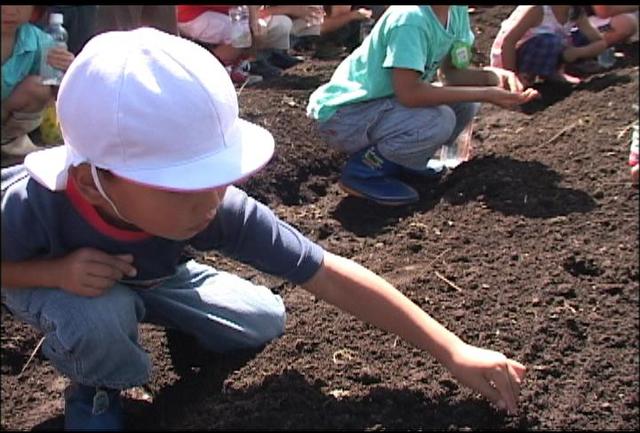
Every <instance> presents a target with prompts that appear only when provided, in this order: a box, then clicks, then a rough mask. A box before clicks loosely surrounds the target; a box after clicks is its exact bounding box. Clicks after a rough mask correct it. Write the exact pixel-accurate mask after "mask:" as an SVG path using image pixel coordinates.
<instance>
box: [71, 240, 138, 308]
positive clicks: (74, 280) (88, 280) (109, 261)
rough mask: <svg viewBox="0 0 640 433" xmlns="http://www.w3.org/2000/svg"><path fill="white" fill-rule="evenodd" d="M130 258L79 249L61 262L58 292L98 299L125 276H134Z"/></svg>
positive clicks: (130, 256)
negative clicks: (59, 289)
mask: <svg viewBox="0 0 640 433" xmlns="http://www.w3.org/2000/svg"><path fill="white" fill-rule="evenodd" d="M131 263H133V256H132V255H131V254H123V255H111V254H107V253H104V252H102V251H99V250H96V249H93V248H81V249H79V250H76V251H74V252H73V253H71V254H69V255H67V256H66V257H64V258H63V259H61V264H60V284H59V285H60V288H62V289H63V290H65V291H67V292H69V293H73V294H76V295H80V296H89V297H93V296H99V295H101V294H102V293H104V292H105V291H106V290H107V289H109V288H111V287H112V286H113V285H114V284H115V283H116V282H117V281H118V280H120V279H122V278H123V277H124V276H129V277H133V276H135V275H136V268H134V267H133V266H132V265H131Z"/></svg>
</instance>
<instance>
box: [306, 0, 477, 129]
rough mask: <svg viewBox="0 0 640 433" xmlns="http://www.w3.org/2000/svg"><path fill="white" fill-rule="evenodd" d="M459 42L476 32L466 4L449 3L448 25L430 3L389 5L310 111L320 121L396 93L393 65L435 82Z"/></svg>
mask: <svg viewBox="0 0 640 433" xmlns="http://www.w3.org/2000/svg"><path fill="white" fill-rule="evenodd" d="M455 41H461V42H464V43H466V44H468V45H469V46H471V45H472V44H473V41H474V35H473V32H472V31H471V26H470V23H469V11H468V8H467V6H450V7H449V17H448V20H447V27H446V28H445V27H444V26H443V25H442V23H440V21H439V20H438V18H437V17H436V15H435V13H434V12H433V11H432V10H431V7H430V6H390V7H389V8H388V9H387V10H386V11H385V13H384V14H383V15H382V16H381V17H380V19H379V20H378V22H377V23H376V25H375V26H374V28H373V29H372V31H371V34H370V35H369V37H367V38H366V39H365V40H364V41H363V43H362V44H361V45H360V46H359V47H358V48H356V49H355V50H354V51H353V52H352V53H351V54H350V55H349V57H347V58H346V59H344V60H343V61H342V63H340V65H339V66H338V67H337V68H336V70H335V71H334V73H333V76H332V77H331V80H330V81H329V82H328V83H326V84H324V85H322V86H320V87H319V88H318V89H316V90H315V91H314V92H313V93H312V94H311V97H310V98H309V104H308V105H307V115H308V116H309V117H312V118H314V119H316V120H319V121H321V122H323V121H325V120H327V119H328V118H330V117H331V116H332V115H333V114H334V113H335V112H336V111H337V110H338V109H339V108H340V107H341V106H343V105H346V104H353V103H355V102H364V101H370V100H373V99H377V98H384V97H388V96H391V95H393V93H394V92H393V84H392V80H391V78H392V68H403V69H413V70H416V71H418V72H420V73H421V74H422V80H423V81H427V82H430V81H432V80H433V77H434V75H435V73H436V71H437V70H438V68H439V67H440V64H441V63H442V60H443V59H444V57H445V56H446V55H448V54H449V52H450V50H451V46H452V45H453V43H454V42H455Z"/></svg>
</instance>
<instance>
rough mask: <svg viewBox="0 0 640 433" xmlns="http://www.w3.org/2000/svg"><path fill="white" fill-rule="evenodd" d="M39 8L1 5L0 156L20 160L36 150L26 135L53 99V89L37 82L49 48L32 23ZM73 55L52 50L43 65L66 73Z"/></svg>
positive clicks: (49, 43) (36, 17) (47, 36)
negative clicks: (0, 106)
mask: <svg viewBox="0 0 640 433" xmlns="http://www.w3.org/2000/svg"><path fill="white" fill-rule="evenodd" d="M42 12H43V11H42V9H41V7H40V6H34V5H2V143H1V144H2V152H4V153H6V154H7V155H12V156H24V155H26V154H28V153H29V152H33V151H34V150H38V146H36V145H35V144H33V142H32V141H31V138H29V135H28V134H29V133H30V132H32V131H34V130H35V129H37V128H38V127H39V126H40V124H41V123H42V116H43V110H44V109H45V107H46V106H47V104H48V103H49V102H50V100H51V99H52V98H53V97H54V92H53V87H52V86H45V85H43V84H42V82H41V78H40V62H41V58H42V56H43V52H44V51H45V50H47V49H48V47H49V46H50V45H51V44H53V40H52V39H51V36H49V35H48V34H47V33H45V32H43V31H42V30H40V29H39V28H38V27H37V26H36V25H34V24H32V22H34V21H36V20H37V19H38V16H39V15H40V14H41V13H42ZM74 57H75V56H74V55H73V53H71V52H69V51H68V50H66V49H64V48H61V47H55V48H52V49H51V50H49V52H48V55H47V63H49V65H51V66H53V67H54V68H58V69H61V70H63V71H64V70H66V69H67V68H68V67H69V65H70V64H71V62H72V61H73V59H74Z"/></svg>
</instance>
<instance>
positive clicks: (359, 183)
mask: <svg viewBox="0 0 640 433" xmlns="http://www.w3.org/2000/svg"><path fill="white" fill-rule="evenodd" d="M399 171H400V167H399V166H398V165H397V164H395V163H393V162H391V161H388V160H386V159H384V158H383V157H382V155H380V153H379V152H378V151H377V150H376V149H375V146H371V147H367V148H365V149H363V150H360V151H358V152H356V153H354V154H353V155H351V157H350V158H349V160H348V161H347V164H346V165H345V167H344V169H343V171H342V176H341V177H340V186H341V187H342V189H344V190H345V191H346V192H347V193H349V194H352V195H355V196H357V197H363V198H367V199H369V200H371V201H374V202H376V203H379V204H382V205H385V206H402V205H405V204H409V203H414V202H416V201H418V199H419V198H420V196H419V195H418V192H417V191H416V190H415V189H413V188H411V187H410V186H409V185H407V184H406V183H404V182H402V181H400V180H398V179H396V178H394V177H393V176H394V175H395V174H398V173H399Z"/></svg>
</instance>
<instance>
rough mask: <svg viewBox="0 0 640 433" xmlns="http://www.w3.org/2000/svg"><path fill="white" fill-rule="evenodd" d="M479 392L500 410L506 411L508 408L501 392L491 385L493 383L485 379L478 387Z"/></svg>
mask: <svg viewBox="0 0 640 433" xmlns="http://www.w3.org/2000/svg"><path fill="white" fill-rule="evenodd" d="M476 390H477V391H479V392H480V394H482V395H483V396H484V397H485V398H487V399H488V400H489V401H490V402H492V403H493V404H495V405H496V406H497V407H498V409H500V410H504V409H506V408H507V406H506V404H505V402H504V399H503V398H502V396H501V394H500V392H499V391H498V390H497V389H496V388H495V387H494V386H492V385H491V382H490V381H489V380H488V379H486V378H484V380H482V381H481V382H480V383H479V384H478V385H477V389H476Z"/></svg>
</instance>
